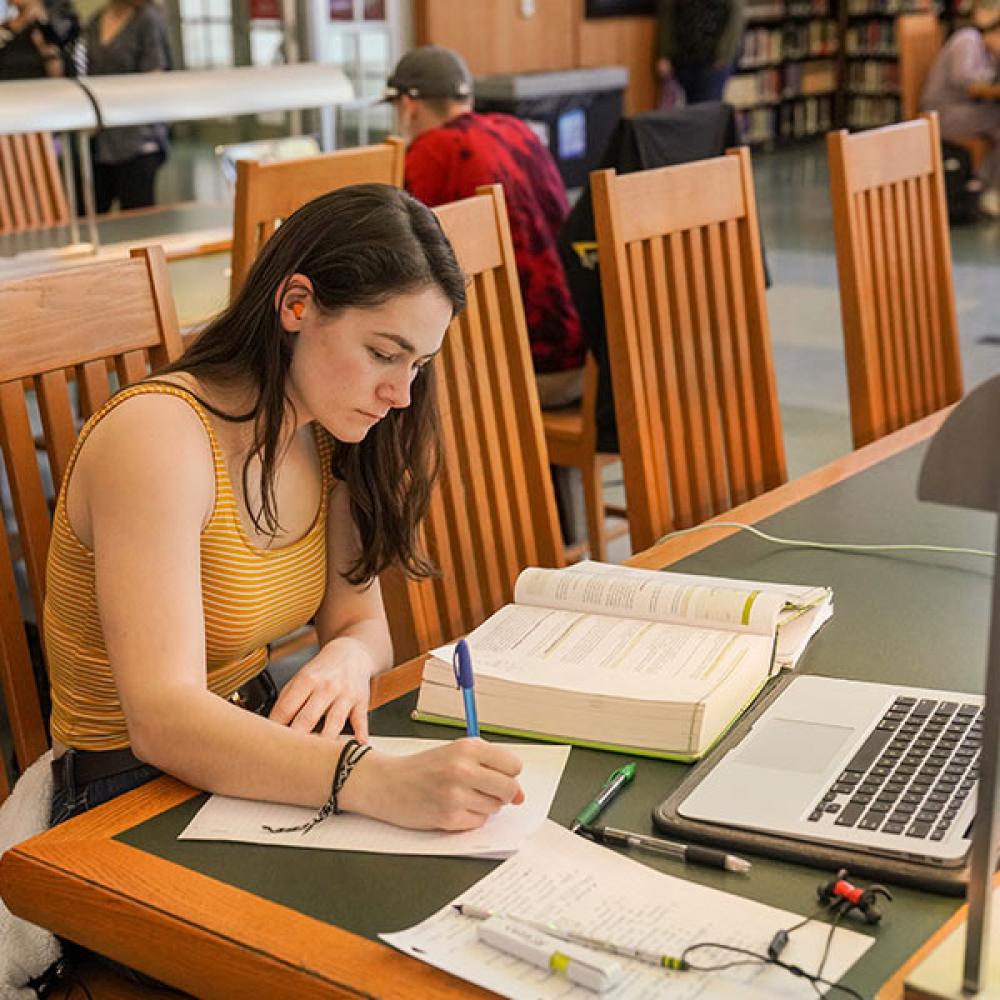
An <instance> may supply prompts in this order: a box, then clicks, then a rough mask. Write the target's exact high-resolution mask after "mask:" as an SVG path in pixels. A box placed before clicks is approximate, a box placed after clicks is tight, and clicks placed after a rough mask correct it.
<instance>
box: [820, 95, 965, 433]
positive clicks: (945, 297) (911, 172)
mask: <svg viewBox="0 0 1000 1000" xmlns="http://www.w3.org/2000/svg"><path fill="white" fill-rule="evenodd" d="M827 147H828V153H829V159H830V187H831V196H832V200H833V227H834V236H835V238H836V245H837V271H838V274H839V277H840V308H841V314H842V317H843V325H844V348H845V354H846V363H847V384H848V390H849V395H850V403H851V430H852V433H853V436H854V445H855V447H860V446H861V445H864V444H867V443H868V442H870V441H874V440H875V439H877V438H880V437H882V436H883V435H884V434H888V433H889V432H890V431H893V430H896V429H898V428H899V427H902V426H904V425H905V424H908V423H911V422H912V421H914V420H916V419H918V418H919V417H923V416H926V415H927V414H928V413H932V412H933V411H934V410H938V409H940V408H941V407H943V406H947V405H948V404H949V403H953V402H954V401H955V400H956V399H959V398H960V397H961V395H962V367H961V359H960V357H959V349H958V321H957V318H956V315H955V291H954V287H953V284H952V272H951V246H950V243H949V234H948V215H947V208H946V205H945V195H944V178H943V168H942V164H941V143H940V140H939V135H938V125H937V115H936V114H933V113H931V114H927V115H924V116H923V117H922V118H920V119H918V120H916V121H912V122H903V123H902V124H900V125H889V126H887V127H885V128H879V129H871V130H870V131H867V132H861V133H858V134H857V135H848V134H847V132H846V131H840V132H831V133H829V135H828V136H827Z"/></svg>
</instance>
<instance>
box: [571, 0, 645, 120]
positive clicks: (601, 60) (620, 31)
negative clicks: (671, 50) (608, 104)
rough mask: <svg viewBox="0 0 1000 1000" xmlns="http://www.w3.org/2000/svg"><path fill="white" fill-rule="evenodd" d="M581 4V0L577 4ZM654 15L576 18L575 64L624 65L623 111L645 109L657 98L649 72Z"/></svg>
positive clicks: (626, 112) (632, 112)
mask: <svg viewBox="0 0 1000 1000" xmlns="http://www.w3.org/2000/svg"><path fill="white" fill-rule="evenodd" d="M580 5H581V6H582V0H581V4H580ZM655 47H656V19H655V18H653V17H612V18H595V19H593V20H590V21H588V20H586V19H585V18H584V17H582V16H581V17H580V19H579V50H578V52H579V55H578V60H579V61H578V63H577V65H579V66H627V67H628V72H629V86H628V90H626V91H625V114H627V115H634V114H637V113H638V112H640V111H649V110H650V109H651V108H653V107H655V105H656V101H657V94H656V89H657V88H656V80H655V77H654V74H653V62H654V58H653V52H654V49H655Z"/></svg>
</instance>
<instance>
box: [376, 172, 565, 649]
mask: <svg viewBox="0 0 1000 1000" xmlns="http://www.w3.org/2000/svg"><path fill="white" fill-rule="evenodd" d="M435 212H436V213H437V216H438V218H439V219H440V222H441V226H442V227H443V229H444V231H445V233H446V234H447V236H448V238H449V239H450V240H451V243H452V246H453V247H454V249H455V254H456V256H457V258H458V261H459V263H460V264H461V266H462V268H463V270H464V271H465V273H466V275H467V276H468V278H469V285H468V289H467V292H468V305H467V307H466V309H465V311H464V312H463V313H462V315H461V316H459V317H457V318H456V319H455V320H454V321H453V322H452V324H451V326H450V327H449V329H448V333H447V334H446V336H445V341H444V347H443V349H442V351H441V354H440V355H439V358H438V360H437V361H435V367H436V378H437V387H438V397H439V400H440V409H441V419H442V437H443V450H442V473H441V478H440V481H439V484H438V486H437V488H436V489H435V493H434V497H433V500H432V503H431V510H430V513H429V516H428V518H427V521H426V523H425V526H424V531H425V538H426V544H427V549H428V551H429V553H430V555H431V558H432V559H433V560H434V562H435V563H436V564H437V565H438V566H439V567H440V569H441V575H440V576H439V577H437V578H435V579H432V580H425V581H420V582H414V581H407V580H404V579H403V578H402V577H401V576H400V574H398V573H397V572H395V571H390V572H387V573H385V574H383V581H382V582H383V590H384V593H385V595H386V607H387V609H388V612H389V621H390V626H391V628H392V632H393V643H394V647H395V653H396V659H397V660H402V659H406V658H409V657H411V656H415V655H417V654H418V653H420V652H423V651H425V650H427V649H429V648H431V647H432V646H434V645H437V644H439V643H441V642H445V641H448V640H450V639H453V638H455V637H456V636H459V635H461V634H462V633H464V632H466V631H468V630H469V629H472V628H474V627H475V626H476V625H478V624H480V623H481V622H482V621H484V620H485V619H486V618H487V617H488V616H489V615H490V614H492V613H493V612H494V611H495V610H496V609H497V608H499V607H501V606H502V605H504V604H506V603H508V602H509V601H510V600H511V597H512V595H513V588H514V581H515V580H516V579H517V575H518V573H520V571H521V570H522V569H524V568H525V567H526V566H561V565H562V564H563V550H562V540H561V536H560V531H559V523H558V518H557V515H556V508H555V496H554V493H553V488H552V480H551V477H550V473H549V466H548V456H547V454H546V449H545V439H544V434H543V430H542V422H541V409H540V407H539V403H538V390H537V388H536V385H535V379H534V372H533V368H532V364H531V352H530V348H529V342H528V333H527V327H526V326H525V321H524V309H523V305H522V302H521V296H520V289H519V285H518V280H517V269H516V264H515V261H514V250H513V245H512V243H511V238H510V228H509V225H508V222H507V209H506V204H505V201H504V197H503V190H502V189H501V187H500V186H499V185H494V186H492V187H484V188H480V189H479V193H478V194H477V195H476V196H475V197H473V198H468V199H465V200H463V201H459V202H454V203H452V204H450V205H444V206H441V207H440V208H437V209H435Z"/></svg>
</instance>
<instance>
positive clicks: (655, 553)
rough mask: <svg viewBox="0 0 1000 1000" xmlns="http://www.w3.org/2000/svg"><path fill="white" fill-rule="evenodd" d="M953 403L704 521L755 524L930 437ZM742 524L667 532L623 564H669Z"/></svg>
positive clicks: (726, 536)
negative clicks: (660, 538)
mask: <svg viewBox="0 0 1000 1000" xmlns="http://www.w3.org/2000/svg"><path fill="white" fill-rule="evenodd" d="M951 409H952V408H951V407H946V408H945V409H943V410H938V411H936V412H935V413H932V414H930V416H927V417H924V418H923V419H922V420H918V421H916V422H915V423H912V424H909V425H908V426H906V427H904V428H902V429H901V430H898V431H896V432H894V433H893V434H889V435H887V436H886V437H884V438H880V439H879V440H878V441H873V442H872V443H871V444H869V445H865V447H863V448H859V449H858V450H857V451H852V452H849V453H848V454H846V455H844V456H842V457H841V458H838V459H835V460H834V461H833V462H830V463H829V464H828V465H824V466H822V467H821V468H819V469H814V470H813V471H812V472H808V473H806V474H805V475H804V476H801V477H800V478H798V479H794V480H790V481H789V482H787V483H785V484H784V485H782V486H778V487H776V488H775V489H773V490H769V491H768V492H767V493H762V494H761V495H760V496H758V497H755V498H754V499H753V500H748V501H747V502H746V503H743V504H740V505H739V506H738V507H734V508H733V509H732V510H728V511H726V512H725V513H724V514H719V515H718V516H716V517H713V518H711V519H710V520H708V521H706V522H704V523H705V525H706V526H708V525H712V524H714V523H715V522H717V521H738V522H741V523H743V524H753V523H755V522H757V521H761V520H763V519H764V518H766V517H770V516H771V515H772V514H778V513H780V512H781V511H783V510H786V509H787V508H789V507H792V506H794V505H795V504H797V503H800V502H801V501H803V500H807V499H809V498H810V497H813V496H815V495H816V494H817V493H820V492H822V491H823V490H825V489H829V488H830V487H831V486H835V485H836V484H837V483H840V482H843V481H844V480H845V479H849V478H850V477H851V476H854V475H857V474H858V473H859V472H864V471H865V470H866V469H870V468H871V467H872V466H875V465H877V464H878V463H879V462H882V461H884V460H885V459H887V458H891V457H892V456H893V455H897V454H899V453H900V452H903V451H905V450H906V449H907V448H911V447H912V446H913V445H915V444H919V443H920V442H922V441H925V440H927V439H928V438H929V437H931V436H932V435H933V434H934V433H935V431H937V429H938V428H939V427H940V426H941V424H942V423H944V420H945V418H946V417H947V416H948V414H949V413H950V412H951ZM739 530H740V529H739V528H727V527H718V528H711V527H704V528H700V529H699V530H697V531H692V532H691V533H690V534H681V535H675V536H673V537H670V536H669V535H668V536H667V537H666V538H665V539H664V540H662V541H660V542H657V543H656V544H654V545H651V546H650V547H649V548H648V549H646V550H644V551H643V552H639V553H637V554H636V555H634V556H632V558H631V559H627V560H626V561H625V565H627V566H637V567H640V568H644V569H663V567H665V566H669V565H670V564H671V563H675V562H677V561H678V560H680V559H683V558H685V556H689V555H692V554H693V553H695V552H700V551H701V550H702V549H705V548H708V546H710V545H714V544H715V543H716V542H719V541H722V539H723V538H728V537H729V536H730V535H734V534H735V533H736V532H737V531H739Z"/></svg>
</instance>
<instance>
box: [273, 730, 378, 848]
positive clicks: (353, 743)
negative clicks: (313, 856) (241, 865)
mask: <svg viewBox="0 0 1000 1000" xmlns="http://www.w3.org/2000/svg"><path fill="white" fill-rule="evenodd" d="M369 750H371V744H370V743H359V742H358V741H357V740H355V739H349V740H348V741H347V742H346V743H345V744H344V746H343V748H342V749H341V751H340V756H339V757H338V758H337V767H336V769H335V770H334V772H333V784H332V786H331V788H330V797H329V798H328V799H327V800H326V803H325V804H324V805H323V807H322V808H321V809H320V811H319V812H318V813H316V815H315V816H313V818H312V819H311V820H309V821H308V822H306V823H300V824H299V825H298V826H267V825H266V824H264V826H263V829H264V830H265V831H266V832H267V833H296V832H301V833H303V834H305V833H308V832H309V831H310V830H311V829H312V828H313V827H314V826H315V825H316V824H317V823H322V822H323V820H325V819H326V818H327V816H339V815H340V813H341V808H340V806H339V805H338V803H337V798H338V796H339V795H340V791H341V789H342V788H343V787H344V783H345V782H346V781H347V779H348V778H349V777H350V776H351V771H353V770H354V768H355V767H356V766H357V765H358V762H359V761H360V760H361V758H362V757H364V755H365V754H366V753H368V751H369Z"/></svg>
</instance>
